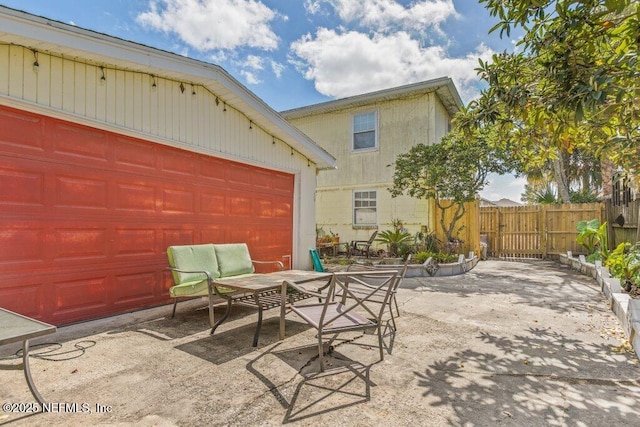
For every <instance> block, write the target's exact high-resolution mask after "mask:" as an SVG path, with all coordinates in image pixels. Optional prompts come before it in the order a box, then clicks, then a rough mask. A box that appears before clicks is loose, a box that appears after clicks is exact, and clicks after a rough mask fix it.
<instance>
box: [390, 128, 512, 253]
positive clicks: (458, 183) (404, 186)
mask: <svg viewBox="0 0 640 427" xmlns="http://www.w3.org/2000/svg"><path fill="white" fill-rule="evenodd" d="M492 138H494V135H493V134H492V132H491V130H490V129H488V128H479V129H476V130H475V131H474V138H471V139H467V138H466V136H465V134H464V133H463V132H460V131H459V130H457V128H454V129H453V130H452V131H451V132H450V133H449V134H447V136H445V137H444V138H443V139H442V142H441V143H440V144H435V145H425V144H418V145H416V146H414V147H412V148H411V149H410V150H409V151H408V152H407V153H403V154H400V155H399V156H398V157H397V158H396V162H395V165H394V166H395V170H394V174H393V187H391V188H389V191H390V192H391V195H392V196H393V197H396V196H399V195H402V194H407V195H409V196H411V197H415V198H418V199H430V198H433V199H434V200H435V203H436V205H437V206H438V207H439V208H440V213H441V215H440V220H439V222H440V226H441V228H442V231H443V233H444V235H445V236H446V238H447V240H448V241H452V240H454V239H455V237H456V235H457V232H458V231H459V230H458V229H456V225H457V223H458V221H459V220H460V219H461V218H462V217H463V216H464V213H465V211H466V209H465V206H464V204H465V203H466V202H470V201H473V200H475V198H476V194H477V193H478V192H479V191H480V190H482V189H483V188H484V187H485V186H486V185H487V175H488V174H489V173H497V174H504V173H507V172H511V171H514V170H517V166H518V165H517V163H515V162H514V161H513V159H512V158H511V157H510V156H508V155H507V154H506V152H505V151H504V150H501V149H500V148H499V147H496V145H495V144H489V143H488V142H487V141H488V140H490V139H492ZM449 209H453V210H454V214H453V216H452V218H453V219H452V220H451V222H450V223H446V221H445V220H446V211H448V210H449Z"/></svg>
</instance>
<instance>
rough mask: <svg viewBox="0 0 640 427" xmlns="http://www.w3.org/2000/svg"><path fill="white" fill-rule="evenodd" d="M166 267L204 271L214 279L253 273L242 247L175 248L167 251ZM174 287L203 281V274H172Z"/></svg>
mask: <svg viewBox="0 0 640 427" xmlns="http://www.w3.org/2000/svg"><path fill="white" fill-rule="evenodd" d="M167 258H168V260H169V266H170V267H172V268H177V269H180V270H185V271H203V270H204V271H207V272H209V273H210V274H211V277H212V278H213V279H217V278H219V277H230V276H237V275H240V274H250V273H253V272H255V269H254V267H253V262H252V261H251V256H250V255H249V248H248V247H247V245H246V244H245V243H226V244H219V245H214V244H211V243H208V244H202V245H178V246H169V248H167ZM172 274H173V281H174V282H175V284H176V285H179V284H182V283H187V282H195V281H201V280H206V278H207V277H206V275H205V274H204V273H180V272H177V271H172Z"/></svg>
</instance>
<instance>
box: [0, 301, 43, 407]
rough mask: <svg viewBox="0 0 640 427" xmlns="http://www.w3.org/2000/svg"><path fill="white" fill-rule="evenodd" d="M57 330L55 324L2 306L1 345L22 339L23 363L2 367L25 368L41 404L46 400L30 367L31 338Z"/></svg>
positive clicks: (25, 373)
mask: <svg viewBox="0 0 640 427" xmlns="http://www.w3.org/2000/svg"><path fill="white" fill-rule="evenodd" d="M55 331H56V327H55V326H53V325H49V324H48V323H44V322H40V321H38V320H35V319H32V318H30V317H27V316H23V315H21V314H18V313H14V312H12V311H9V310H7V309H4V308H0V346H2V345H5V344H11V343H15V342H20V341H22V364H20V365H10V366H6V365H1V366H0V369H2V370H9V369H22V370H24V376H25V378H26V379H27V385H28V386H29V390H31V394H32V395H33V397H35V399H36V400H37V401H38V403H39V404H41V405H43V404H45V401H44V399H43V398H42V396H41V395H40V393H39V392H38V390H37V389H36V386H35V384H34V383H33V379H32V378H31V371H30V369H29V340H30V339H31V338H36V337H40V336H43V335H48V334H52V333H54V332H55Z"/></svg>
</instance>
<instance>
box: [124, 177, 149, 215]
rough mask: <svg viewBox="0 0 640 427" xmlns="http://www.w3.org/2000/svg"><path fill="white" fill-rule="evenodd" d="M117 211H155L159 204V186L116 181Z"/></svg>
mask: <svg viewBox="0 0 640 427" xmlns="http://www.w3.org/2000/svg"><path fill="white" fill-rule="evenodd" d="M113 186H114V193H115V201H114V208H115V210H116V211H122V212H134V211H135V212H136V213H138V214H139V213H142V212H145V213H154V212H155V211H156V205H157V195H156V193H157V186H156V185H153V184H151V183H145V182H138V183H135V182H134V183H131V182H115V183H114V184H113Z"/></svg>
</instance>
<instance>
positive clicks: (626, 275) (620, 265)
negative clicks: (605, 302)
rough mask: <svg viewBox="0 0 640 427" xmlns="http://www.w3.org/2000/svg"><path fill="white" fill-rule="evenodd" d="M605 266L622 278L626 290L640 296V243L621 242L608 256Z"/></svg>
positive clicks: (634, 295)
mask: <svg viewBox="0 0 640 427" xmlns="http://www.w3.org/2000/svg"><path fill="white" fill-rule="evenodd" d="M605 266H607V267H608V268H609V271H611V275H612V276H613V277H618V278H620V284H621V285H622V288H623V289H624V290H625V291H626V292H628V293H629V294H630V295H631V296H632V297H635V298H640V243H635V244H633V245H632V244H631V243H626V242H624V243H620V244H619V245H618V246H617V247H616V248H615V249H614V250H613V251H611V253H610V254H609V256H608V257H607V260H606V262H605Z"/></svg>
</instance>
